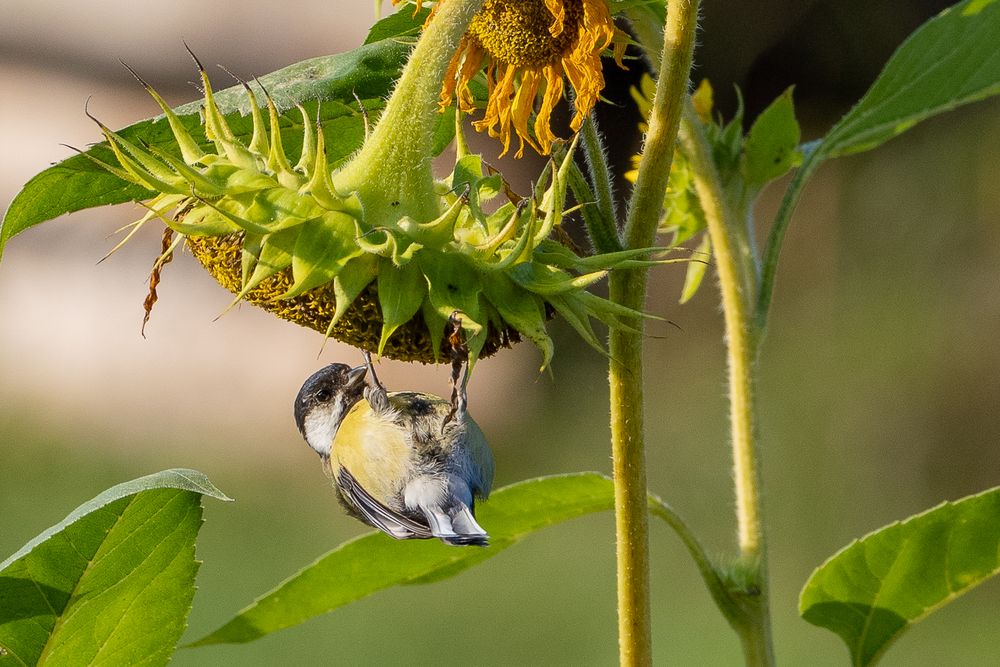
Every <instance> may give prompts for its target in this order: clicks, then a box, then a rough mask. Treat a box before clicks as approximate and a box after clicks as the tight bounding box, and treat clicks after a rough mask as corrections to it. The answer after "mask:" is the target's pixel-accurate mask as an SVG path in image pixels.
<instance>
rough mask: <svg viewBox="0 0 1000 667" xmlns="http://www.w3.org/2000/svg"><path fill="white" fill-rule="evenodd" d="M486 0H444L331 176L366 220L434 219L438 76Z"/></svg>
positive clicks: (436, 209)
mask: <svg viewBox="0 0 1000 667" xmlns="http://www.w3.org/2000/svg"><path fill="white" fill-rule="evenodd" d="M484 1H485V0H449V2H446V3H442V4H441V5H440V9H438V12H437V14H435V16H434V20H432V21H431V22H430V24H428V25H427V27H426V28H425V29H424V32H423V34H422V35H421V36H420V39H419V40H418V41H417V45H416V47H414V49H413V53H412V54H411V55H410V58H409V60H408V61H407V63H406V67H404V68H403V73H402V74H401V75H400V77H399V81H398V82H397V83H396V88H395V90H393V92H392V96H391V97H390V98H389V102H388V103H387V104H386V107H385V111H384V112H383V113H382V116H381V118H379V121H378V124H377V125H376V126H375V129H374V130H373V131H372V133H371V136H369V137H368V139H366V140H365V143H364V145H363V146H362V147H361V150H360V151H359V152H358V153H357V154H356V155H355V156H354V157H353V158H351V160H350V162H349V163H348V164H346V165H345V166H344V167H343V168H342V169H341V170H340V171H338V172H337V173H336V174H334V175H333V184H334V186H335V187H336V188H337V190H338V191H340V192H342V193H344V194H347V193H350V192H357V193H359V198H360V199H361V200H362V201H364V202H365V208H366V210H365V218H366V219H368V220H380V219H385V220H387V221H388V220H392V219H396V220H398V219H399V218H401V217H403V216H404V215H409V216H410V217H412V218H413V219H414V220H421V221H425V220H433V219H435V218H436V217H437V216H438V215H439V214H440V213H441V211H440V210H439V207H440V198H439V197H437V196H436V195H434V174H433V172H432V171H431V161H432V157H433V156H432V155H431V153H430V150H429V147H430V146H431V145H432V144H433V141H432V139H433V136H434V132H435V130H436V128H437V124H438V122H439V119H440V114H439V113H438V100H439V99H440V94H441V81H442V80H443V79H444V75H445V72H446V71H447V70H448V65H449V64H450V63H451V59H452V57H453V56H454V54H455V51H456V50H457V49H458V45H459V42H460V41H461V40H462V36H463V35H464V34H465V31H466V29H467V28H468V26H469V22H470V21H471V20H472V17H473V15H474V14H475V13H476V12H477V11H479V9H480V8H481V7H482V6H483V2H484Z"/></svg>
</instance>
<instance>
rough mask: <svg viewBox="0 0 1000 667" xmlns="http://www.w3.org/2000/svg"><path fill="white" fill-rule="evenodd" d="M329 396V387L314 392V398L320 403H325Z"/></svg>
mask: <svg viewBox="0 0 1000 667" xmlns="http://www.w3.org/2000/svg"><path fill="white" fill-rule="evenodd" d="M330 396H331V394H330V390H329V389H320V390H319V391H317V392H316V400H317V401H319V402H320V403H326V402H327V401H329V400H330Z"/></svg>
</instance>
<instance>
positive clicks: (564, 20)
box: [441, 0, 629, 157]
mask: <svg viewBox="0 0 1000 667" xmlns="http://www.w3.org/2000/svg"><path fill="white" fill-rule="evenodd" d="M628 43H629V38H628V36H627V35H626V34H625V33H624V32H622V31H621V30H619V29H618V28H617V27H615V24H614V21H613V20H612V18H611V12H610V11H609V9H608V5H607V2H606V0H517V1H512V0H486V2H485V4H484V5H483V8H482V9H481V10H480V11H479V13H478V14H476V16H475V17H473V19H472V22H471V24H470V25H469V29H468V31H467V32H466V34H465V37H464V38H463V39H462V41H461V43H460V44H459V47H458V49H457V50H456V52H455V56H454V58H453V59H452V61H451V66H450V67H449V69H448V72H447V74H446V75H445V79H444V83H443V85H442V88H441V108H442V109H444V108H446V107H448V106H450V105H451V104H452V100H453V99H454V98H456V97H457V99H458V108H459V109H460V110H461V111H463V112H465V113H472V112H474V111H476V104H475V98H474V96H473V94H472V91H471V90H470V89H469V82H470V81H471V80H472V79H473V78H474V77H475V76H476V75H477V74H478V73H479V71H480V70H485V73H486V84H487V89H488V100H487V104H486V112H485V115H484V117H483V118H482V119H481V120H478V121H476V122H474V123H473V127H475V129H476V131H478V132H482V131H484V130H485V131H487V132H489V134H490V136H491V137H494V138H497V139H500V140H501V141H502V142H503V152H502V153H501V155H503V154H505V153H507V151H508V150H509V148H510V140H511V135H512V134H516V135H517V137H518V141H519V144H520V145H519V148H518V151H517V154H516V156H517V157H521V156H522V155H523V154H524V144H525V142H527V143H528V144H529V145H531V147H532V148H534V149H535V150H536V151H537V152H538V153H540V154H542V155H548V154H549V153H550V152H551V150H552V144H553V142H554V141H556V136H555V134H554V133H553V132H552V128H551V117H552V110H553V109H554V108H555V105H556V104H557V103H558V102H559V100H561V99H562V97H563V94H564V92H565V84H564V80H568V81H569V84H570V85H571V86H572V87H573V90H574V92H575V98H574V108H575V113H574V115H573V118H572V120H571V121H570V128H571V129H572V130H573V132H576V131H578V130H579V129H580V126H581V125H583V121H584V119H586V117H587V115H588V114H589V113H590V110H591V109H593V108H594V104H595V103H596V102H597V98H598V97H599V96H600V94H601V90H602V89H603V88H604V74H603V73H602V71H601V55H602V54H603V53H604V52H605V50H606V49H608V48H609V47H610V48H612V49H613V53H614V58H615V62H617V63H618V65H619V67H622V68H623V69H624V65H622V56H623V55H624V53H625V47H626V46H627V45H628ZM532 113H534V114H535V119H534V123H531V116H532Z"/></svg>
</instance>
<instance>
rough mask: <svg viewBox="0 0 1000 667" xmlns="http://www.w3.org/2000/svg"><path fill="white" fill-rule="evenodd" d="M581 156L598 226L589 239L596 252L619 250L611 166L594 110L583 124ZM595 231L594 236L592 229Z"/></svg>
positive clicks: (620, 245)
mask: <svg viewBox="0 0 1000 667" xmlns="http://www.w3.org/2000/svg"><path fill="white" fill-rule="evenodd" d="M581 134H583V142H582V144H583V155H584V158H585V159H586V161H587V171H589V172H590V182H591V183H592V184H593V186H594V195H595V196H596V197H597V201H596V202H595V203H596V209H597V211H596V213H597V215H598V218H597V221H598V222H599V223H600V227H599V228H598V229H596V230H592V231H591V241H592V242H593V243H594V249H595V250H596V251H597V252H617V251H619V250H622V244H621V239H620V238H619V236H618V229H617V228H616V226H615V220H617V219H618V217H617V216H616V215H615V194H614V189H613V187H612V184H611V169H610V168H609V167H608V159H607V151H606V150H605V148H604V142H603V141H602V140H601V133H600V132H599V131H598V130H597V119H596V118H595V116H594V113H593V112H591V114H590V116H589V117H588V118H587V120H586V121H585V122H584V124H583V128H582V132H581ZM595 231H596V232H598V233H597V234H596V236H597V238H594V237H595V233H594V232H595Z"/></svg>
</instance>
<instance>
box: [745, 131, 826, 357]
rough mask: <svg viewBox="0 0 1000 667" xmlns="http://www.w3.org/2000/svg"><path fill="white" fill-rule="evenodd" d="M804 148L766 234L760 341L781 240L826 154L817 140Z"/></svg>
mask: <svg viewBox="0 0 1000 667" xmlns="http://www.w3.org/2000/svg"><path fill="white" fill-rule="evenodd" d="M802 148H803V153H804V155H803V159H802V164H801V165H800V166H799V169H798V171H796V172H795V176H794V177H792V182H791V183H789V184H788V189H787V190H785V196H784V197H783V198H782V200H781V206H780V207H779V208H778V214H777V215H776V216H775V218H774V224H773V225H772V226H771V232H770V233H769V234H768V237H767V247H766V248H765V249H764V263H763V267H762V273H761V281H760V288H759V290H758V293H757V303H756V306H755V310H754V323H755V326H756V328H757V331H758V333H759V335H758V341H757V343H758V344H759V343H760V340H759V338H761V337H762V336H763V334H764V332H765V331H767V316H768V313H769V312H770V310H771V297H772V296H773V294H774V277H775V273H776V272H777V270H778V255H780V254H781V243H782V241H784V239H785V232H786V231H788V223H790V222H791V221H792V213H793V212H794V211H795V205H796V204H797V203H798V202H799V196H801V194H802V190H803V188H804V187H805V184H806V181H808V180H809V177H810V176H812V173H813V172H814V171H815V170H816V167H818V166H819V165H820V163H821V162H822V161H823V158H824V157H826V156H825V154H824V153H823V151H822V150H821V147H820V144H818V143H812V144H806V145H805V146H803V147H802Z"/></svg>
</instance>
